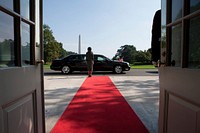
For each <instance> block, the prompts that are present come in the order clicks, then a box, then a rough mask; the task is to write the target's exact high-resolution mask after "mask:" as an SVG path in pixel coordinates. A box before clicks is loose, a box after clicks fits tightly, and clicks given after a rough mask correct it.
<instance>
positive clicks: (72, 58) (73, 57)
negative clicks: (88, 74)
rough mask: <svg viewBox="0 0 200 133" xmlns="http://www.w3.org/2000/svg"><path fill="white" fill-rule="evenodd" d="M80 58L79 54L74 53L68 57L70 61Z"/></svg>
mask: <svg viewBox="0 0 200 133" xmlns="http://www.w3.org/2000/svg"><path fill="white" fill-rule="evenodd" d="M80 59H81V56H80V55H74V56H71V57H70V58H69V60H70V61H77V60H80Z"/></svg>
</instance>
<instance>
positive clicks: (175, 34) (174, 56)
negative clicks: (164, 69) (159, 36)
mask: <svg viewBox="0 0 200 133" xmlns="http://www.w3.org/2000/svg"><path fill="white" fill-rule="evenodd" d="M181 34H182V24H178V25H176V26H173V27H172V36H171V65H172V66H177V67H180V66H181V39H182V37H181Z"/></svg>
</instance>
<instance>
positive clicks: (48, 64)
mask: <svg viewBox="0 0 200 133" xmlns="http://www.w3.org/2000/svg"><path fill="white" fill-rule="evenodd" d="M50 65H51V63H46V64H44V65H43V66H44V68H45V69H50Z"/></svg>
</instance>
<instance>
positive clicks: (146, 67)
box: [130, 65, 155, 69]
mask: <svg viewBox="0 0 200 133" xmlns="http://www.w3.org/2000/svg"><path fill="white" fill-rule="evenodd" d="M130 66H131V68H132V69H155V66H154V65H130Z"/></svg>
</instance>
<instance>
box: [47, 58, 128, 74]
mask: <svg viewBox="0 0 200 133" xmlns="http://www.w3.org/2000/svg"><path fill="white" fill-rule="evenodd" d="M50 68H51V69H52V70H55V71H61V72H62V73H71V72H73V71H87V62H86V55H85V54H73V55H69V56H67V57H65V58H62V59H56V60H53V61H52V64H51V66H50ZM93 70H94V71H113V72H115V73H122V72H123V71H129V70H130V66H129V63H128V62H119V61H115V60H110V59H109V58H107V57H105V56H103V55H97V54H94V67H93Z"/></svg>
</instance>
